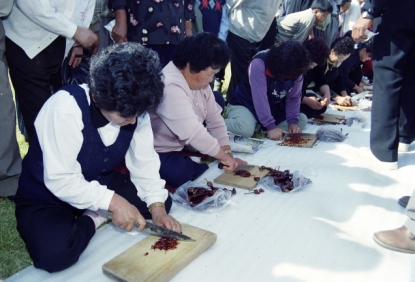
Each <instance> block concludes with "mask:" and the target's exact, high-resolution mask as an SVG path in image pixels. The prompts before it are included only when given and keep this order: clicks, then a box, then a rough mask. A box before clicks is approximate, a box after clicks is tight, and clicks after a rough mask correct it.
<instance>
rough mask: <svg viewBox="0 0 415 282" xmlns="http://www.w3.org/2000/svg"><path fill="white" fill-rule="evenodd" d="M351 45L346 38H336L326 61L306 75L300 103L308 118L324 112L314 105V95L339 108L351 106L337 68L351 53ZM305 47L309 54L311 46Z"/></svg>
mask: <svg viewBox="0 0 415 282" xmlns="http://www.w3.org/2000/svg"><path fill="white" fill-rule="evenodd" d="M353 45H354V43H353V40H352V39H351V38H350V37H348V36H344V37H339V38H336V40H334V42H333V44H332V45H331V49H330V54H329V57H328V59H327V61H326V62H325V63H324V64H323V65H318V66H316V67H314V68H313V69H311V70H310V71H309V72H308V73H307V75H306V77H305V79H304V85H303V92H304V97H303V99H302V101H301V112H302V113H304V114H305V115H306V116H307V117H308V118H311V117H314V116H316V115H319V114H321V113H323V112H325V109H323V110H322V107H321V106H319V105H318V104H317V103H316V102H318V99H317V98H316V97H317V95H316V94H315V93H317V94H318V95H320V96H322V97H323V99H326V98H328V97H331V100H333V101H335V102H336V103H337V104H338V105H340V106H351V105H352V101H351V100H350V96H348V95H347V92H346V90H345V86H344V82H343V77H342V76H341V74H340V70H339V67H340V66H341V64H342V62H343V61H344V60H346V59H347V58H348V57H349V56H350V54H351V53H352V52H353V50H354V49H353ZM305 46H306V48H308V50H309V52H310V50H311V48H312V46H310V44H305ZM310 90H312V91H310ZM338 94H339V95H338Z"/></svg>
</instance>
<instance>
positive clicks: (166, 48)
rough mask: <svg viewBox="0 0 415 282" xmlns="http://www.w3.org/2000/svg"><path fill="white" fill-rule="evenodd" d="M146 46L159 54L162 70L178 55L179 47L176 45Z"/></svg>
mask: <svg viewBox="0 0 415 282" xmlns="http://www.w3.org/2000/svg"><path fill="white" fill-rule="evenodd" d="M145 46H146V47H147V48H150V49H151V50H153V51H156V52H157V54H158V55H159V59H160V63H161V67H162V68H164V67H165V66H166V65H167V64H168V63H169V62H170V61H171V60H173V56H174V54H176V50H177V45H174V44H164V45H161V44H148V45H145Z"/></svg>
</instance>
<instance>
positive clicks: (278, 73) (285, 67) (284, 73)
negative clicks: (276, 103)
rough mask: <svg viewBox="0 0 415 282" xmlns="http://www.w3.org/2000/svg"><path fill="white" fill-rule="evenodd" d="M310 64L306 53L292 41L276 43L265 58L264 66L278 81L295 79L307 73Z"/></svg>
mask: <svg viewBox="0 0 415 282" xmlns="http://www.w3.org/2000/svg"><path fill="white" fill-rule="evenodd" d="M310 64H311V60H310V57H309V54H308V51H307V50H306V49H305V48H304V46H303V45H302V44H301V43H300V42H298V41H294V40H288V41H282V42H279V43H276V44H275V45H274V46H272V47H271V48H270V49H269V50H268V52H267V55H266V57H265V65H266V66H267V68H268V70H269V71H270V72H271V74H272V75H273V76H275V77H276V78H277V79H278V80H286V79H293V78H297V77H298V76H300V75H303V74H304V73H306V72H307V70H308V69H309V68H310Z"/></svg>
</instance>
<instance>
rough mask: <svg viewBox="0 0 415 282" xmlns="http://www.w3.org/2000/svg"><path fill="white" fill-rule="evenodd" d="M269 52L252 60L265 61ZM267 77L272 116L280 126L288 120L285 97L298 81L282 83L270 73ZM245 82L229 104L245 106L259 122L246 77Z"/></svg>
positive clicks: (257, 55)
mask: <svg viewBox="0 0 415 282" xmlns="http://www.w3.org/2000/svg"><path fill="white" fill-rule="evenodd" d="M267 52H268V50H264V51H261V52H259V53H257V54H256V55H255V56H254V57H253V58H252V59H260V60H262V61H265V57H266V55H267ZM265 74H266V77H267V97H268V103H269V105H270V109H271V114H272V116H273V117H274V119H275V124H279V123H281V122H283V121H284V120H286V116H285V100H286V99H285V97H286V95H287V94H288V93H289V92H290V91H291V89H292V88H293V86H294V84H295V81H296V79H291V80H288V81H280V80H277V79H276V78H274V77H273V76H271V75H270V74H269V73H268V72H266V73H265ZM245 78H246V79H245V81H241V82H240V83H239V84H238V86H237V87H236V88H235V90H234V91H233V92H232V94H231V97H230V99H229V101H228V102H229V103H231V104H232V105H241V106H245V107H246V108H247V109H248V110H249V111H250V112H251V113H252V114H253V115H254V117H255V118H256V120H257V121H259V120H258V116H257V114H256V111H255V107H254V102H253V99H252V91H251V85H250V84H249V79H247V78H248V76H245Z"/></svg>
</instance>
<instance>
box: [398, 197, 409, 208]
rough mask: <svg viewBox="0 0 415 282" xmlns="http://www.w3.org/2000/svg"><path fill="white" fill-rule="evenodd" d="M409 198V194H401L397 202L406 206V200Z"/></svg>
mask: <svg viewBox="0 0 415 282" xmlns="http://www.w3.org/2000/svg"><path fill="white" fill-rule="evenodd" d="M410 198H411V197H410V196H403V197H402V198H400V199H399V200H398V203H399V204H400V205H401V206H402V207H404V208H406V206H407V205H408V202H409V199H410Z"/></svg>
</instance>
